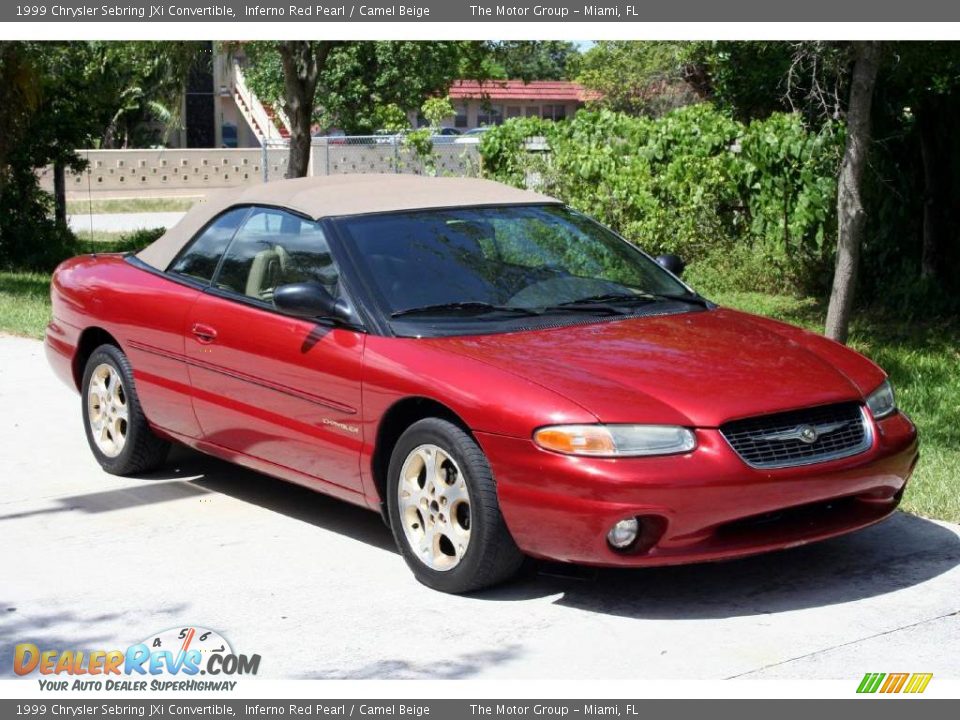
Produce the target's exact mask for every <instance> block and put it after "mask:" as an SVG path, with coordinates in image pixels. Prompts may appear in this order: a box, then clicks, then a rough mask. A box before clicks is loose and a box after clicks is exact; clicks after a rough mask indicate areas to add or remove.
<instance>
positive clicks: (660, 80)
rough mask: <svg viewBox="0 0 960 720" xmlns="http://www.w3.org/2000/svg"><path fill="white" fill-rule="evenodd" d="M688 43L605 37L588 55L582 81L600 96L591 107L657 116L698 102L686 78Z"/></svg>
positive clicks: (581, 64)
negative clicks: (609, 38) (637, 40)
mask: <svg viewBox="0 0 960 720" xmlns="http://www.w3.org/2000/svg"><path fill="white" fill-rule="evenodd" d="M687 45H688V44H687V43H681V42H663V41H656V42H635V41H628V40H602V41H600V42H598V43H596V44H595V45H594V46H593V47H591V48H590V49H589V50H588V51H587V52H586V53H584V55H583V58H582V59H581V61H580V69H579V74H578V75H577V80H578V81H579V82H581V83H582V84H583V85H584V86H586V87H587V88H589V89H591V90H595V91H596V92H597V93H598V94H599V96H600V97H599V98H598V99H597V100H595V101H593V102H592V103H591V104H592V105H595V106H599V107H602V108H606V109H608V110H614V111H617V112H625V113H629V114H631V115H652V116H655V117H658V116H660V115H663V114H664V113H667V112H669V111H670V110H673V109H675V108H678V107H682V106H684V105H689V104H691V103H694V102H696V101H697V100H698V95H697V92H696V88H695V87H694V86H693V85H691V83H689V82H688V81H687V71H688V63H687V60H686V58H687V55H686V53H687Z"/></svg>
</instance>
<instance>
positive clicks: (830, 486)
mask: <svg viewBox="0 0 960 720" xmlns="http://www.w3.org/2000/svg"><path fill="white" fill-rule="evenodd" d="M871 422H872V421H871ZM874 425H875V427H874V433H873V444H872V446H871V448H870V449H869V450H867V451H866V452H864V453H862V454H860V455H857V456H854V457H850V458H846V459H843V460H837V461H832V462H825V463H819V464H814V465H807V466H803V467H794V468H783V469H777V470H759V469H755V468H751V467H750V466H748V465H746V464H745V463H744V462H743V461H742V460H741V459H740V458H739V457H738V456H737V455H736V453H734V452H733V450H732V449H731V448H730V446H729V445H728V444H727V443H726V441H725V440H724V439H723V437H722V436H721V434H720V432H719V431H718V430H716V429H700V430H697V441H698V446H697V449H696V450H694V451H693V452H692V453H689V454H687V455H677V456H671V457H656V458H624V459H594V458H578V457H570V456H565V455H559V454H556V453H551V452H548V451H545V450H541V449H539V448H538V447H536V446H535V445H534V444H533V442H532V441H531V440H527V439H521V438H510V437H505V436H502V435H494V434H488V433H477V439H478V440H479V442H480V444H481V446H482V447H483V449H484V451H485V452H486V454H487V457H488V458H489V460H490V464H491V467H492V469H493V473H494V477H495V478H496V479H497V488H498V496H499V499H500V506H501V509H502V512H503V515H504V518H505V520H506V522H507V525H508V527H509V528H510V532H511V533H512V535H513V537H514V540H515V541H516V542H517V545H518V546H519V547H520V549H521V550H523V551H524V552H525V553H527V554H529V555H532V556H534V557H540V558H547V559H551V560H558V561H562V562H575V563H582V564H587V565H611V566H645V565H671V564H681V563H690V562H700V561H706V560H721V559H726V558H733V557H739V556H744V555H751V554H755V553H761V552H766V551H770V550H777V549H783V548H788V547H793V546H796V545H802V544H805V543H808V542H812V541H814V540H822V539H825V538H829V537H833V536H835V535H842V534H844V533H847V532H850V531H853V530H857V529H859V528H863V527H866V526H868V525H872V524H873V523H876V522H879V521H880V520H883V519H884V518H886V517H887V516H889V515H890V514H891V513H892V512H893V511H894V510H895V509H896V507H897V505H898V504H899V502H900V498H901V497H902V495H903V490H904V487H905V485H906V483H907V480H908V479H909V477H910V474H911V473H912V472H913V468H914V466H915V464H916V462H917V458H918V444H917V433H916V429H915V428H914V426H913V424H912V423H911V422H910V420H909V418H907V417H906V415H904V414H902V413H896V414H894V415H893V416H891V417H888V418H885V419H883V420H880V421H879V422H876V423H875V424H874ZM628 517H640V518H641V521H642V523H643V526H644V527H645V532H644V533H642V534H641V539H640V541H639V542H638V543H637V545H636V547H634V548H632V549H631V550H628V551H626V552H621V551H615V550H613V549H612V548H611V547H610V546H609V545H608V544H607V541H606V534H607V531H608V530H609V529H610V527H611V526H612V525H613V524H614V523H616V522H617V521H619V520H622V519H624V518H628Z"/></svg>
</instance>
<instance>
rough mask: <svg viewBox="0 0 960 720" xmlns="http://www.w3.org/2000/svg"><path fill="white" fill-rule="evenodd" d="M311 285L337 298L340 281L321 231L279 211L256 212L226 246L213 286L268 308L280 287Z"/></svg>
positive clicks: (259, 209)
mask: <svg viewBox="0 0 960 720" xmlns="http://www.w3.org/2000/svg"><path fill="white" fill-rule="evenodd" d="M311 281H312V282H318V283H320V284H321V285H323V286H324V288H326V290H327V291H328V292H329V293H330V294H331V295H333V296H334V297H340V295H341V292H340V282H339V281H340V275H339V273H338V272H337V268H336V266H335V265H334V262H333V258H332V257H331V255H330V248H329V246H328V245H327V239H326V237H324V234H323V231H322V230H321V229H320V225H319V224H318V223H315V222H313V221H311V220H306V219H304V218H302V217H299V216H297V215H293V214H292V213H288V212H284V211H282V210H273V209H267V208H257V209H254V211H253V212H252V213H251V214H250V217H249V218H248V219H247V221H246V222H245V223H244V224H243V227H242V228H240V231H239V232H238V233H237V236H236V238H234V241H233V243H232V244H231V245H230V248H229V250H228V251H227V254H226V256H225V257H224V259H223V264H222V266H221V268H220V274H219V275H218V276H217V278H216V281H215V285H216V286H217V287H218V288H220V289H221V290H227V291H229V292H233V293H236V294H238V295H244V296H246V297H249V298H254V299H256V300H262V301H264V302H272V301H273V291H274V290H275V289H276V288H277V287H279V286H280V285H287V284H289V283H298V282H311Z"/></svg>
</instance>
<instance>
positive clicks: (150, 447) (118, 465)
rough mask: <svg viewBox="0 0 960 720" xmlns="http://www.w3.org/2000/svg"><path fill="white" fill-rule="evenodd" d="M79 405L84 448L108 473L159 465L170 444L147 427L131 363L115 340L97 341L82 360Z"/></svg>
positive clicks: (128, 472)
mask: <svg viewBox="0 0 960 720" xmlns="http://www.w3.org/2000/svg"><path fill="white" fill-rule="evenodd" d="M118 381H119V384H118ZM91 386H93V391H91ZM80 408H81V414H82V415H83V428H84V431H85V432H86V435H87V443H88V444H89V445H90V450H91V451H92V452H93V456H94V457H95V458H96V459H97V462H98V463H100V467H102V468H103V469H104V470H106V471H107V472H108V473H110V474H111V475H135V474H138V473H145V472H149V471H151V470H155V469H156V468H158V467H160V465H162V464H163V461H164V460H165V459H166V457H167V452H168V451H169V449H170V443H169V442H167V441H166V440H163V439H162V438H159V437H157V436H156V435H155V434H154V433H153V431H152V430H151V429H150V426H149V424H148V423H147V419H146V417H144V414H143V409H142V408H141V407H140V400H139V398H138V397H137V390H136V387H135V386H134V383H133V368H132V367H131V366H130V361H129V360H128V359H127V356H126V355H124V354H123V351H121V350H120V349H119V348H118V347H116V346H115V345H101V346H100V347H98V348H97V349H96V350H94V351H93V353H92V354H91V355H90V358H89V359H88V360H87V364H86V366H85V367H84V370H83V383H82V384H81V388H80ZM98 437H99V439H98Z"/></svg>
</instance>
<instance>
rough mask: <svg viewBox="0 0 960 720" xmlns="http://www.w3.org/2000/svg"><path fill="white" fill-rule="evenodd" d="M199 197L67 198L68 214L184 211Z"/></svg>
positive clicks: (197, 200) (195, 202)
mask: <svg viewBox="0 0 960 720" xmlns="http://www.w3.org/2000/svg"><path fill="white" fill-rule="evenodd" d="M200 200H201V198H199V197H171V198H115V199H112V200H83V199H79V198H78V199H74V200H67V214H68V215H89V214H91V213H92V214H94V215H109V214H113V213H142V212H185V211H187V210H189V209H190V208H192V207H193V206H194V205H196V204H197V203H198V202H200Z"/></svg>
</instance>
